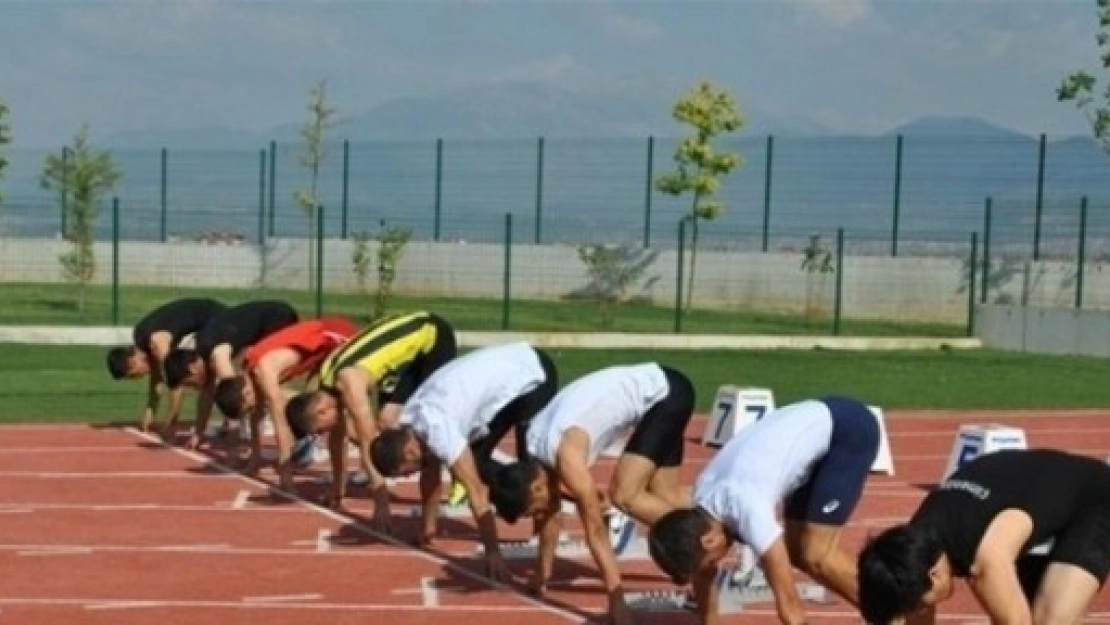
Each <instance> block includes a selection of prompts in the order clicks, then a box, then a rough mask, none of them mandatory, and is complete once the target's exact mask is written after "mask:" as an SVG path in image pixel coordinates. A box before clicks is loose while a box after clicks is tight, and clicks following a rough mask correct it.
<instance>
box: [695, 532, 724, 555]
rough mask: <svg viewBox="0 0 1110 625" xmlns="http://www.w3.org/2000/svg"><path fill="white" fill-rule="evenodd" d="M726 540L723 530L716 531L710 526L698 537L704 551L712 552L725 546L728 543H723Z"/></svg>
mask: <svg viewBox="0 0 1110 625" xmlns="http://www.w3.org/2000/svg"><path fill="white" fill-rule="evenodd" d="M727 540H728V538H727V537H726V536H725V533H724V532H721V531H718V530H716V529H714V528H713V527H710V528H709V529H707V530H706V531H705V533H704V534H702V535H701V536H700V537H698V542H699V543H700V544H701V548H702V549H703V550H705V552H706V553H713V552H714V551H718V550H720V549H722V548H725V547H727V546H728V545H727V544H725V542H726V541H727Z"/></svg>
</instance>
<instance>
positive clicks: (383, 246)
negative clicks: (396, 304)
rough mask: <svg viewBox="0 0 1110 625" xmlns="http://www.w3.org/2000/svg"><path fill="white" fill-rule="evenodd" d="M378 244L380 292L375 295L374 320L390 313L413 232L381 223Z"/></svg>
mask: <svg viewBox="0 0 1110 625" xmlns="http://www.w3.org/2000/svg"><path fill="white" fill-rule="evenodd" d="M374 238H375V240H377V242H378V290H377V291H376V292H375V293H374V318H375V319H380V318H382V317H384V316H385V315H386V313H387V312H389V304H390V302H391V301H392V299H393V281H394V280H396V279H397V267H398V266H400V264H401V258H402V257H403V256H404V255H405V246H406V245H408V243H409V239H411V238H412V230H410V229H409V228H406V227H404V226H387V225H386V224H385V221H382V222H380V228H379V230H378V234H377V236H375V237H374Z"/></svg>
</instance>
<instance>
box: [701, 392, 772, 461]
mask: <svg viewBox="0 0 1110 625" xmlns="http://www.w3.org/2000/svg"><path fill="white" fill-rule="evenodd" d="M774 409H775V395H774V393H772V392H771V390H770V389H766V388H741V387H738V386H732V385H728V386H722V387H720V388H718V389H717V396H716V397H715V398H714V399H713V411H712V412H711V413H710V416H709V423H708V424H707V425H706V428H705V432H704V433H703V434H702V438H701V442H702V444H703V445H713V446H718V447H719V446H721V445H724V444H725V443H727V442H728V440H729V439H730V438H732V437H733V436H734V435H735V434H736V433H737V432H739V431H740V430H742V429H744V428H746V427H748V426H749V425H751V424H752V423H755V422H756V421H758V420H759V419H762V418H763V416H764V415H766V414H767V413H769V412H772V411H773V410H774Z"/></svg>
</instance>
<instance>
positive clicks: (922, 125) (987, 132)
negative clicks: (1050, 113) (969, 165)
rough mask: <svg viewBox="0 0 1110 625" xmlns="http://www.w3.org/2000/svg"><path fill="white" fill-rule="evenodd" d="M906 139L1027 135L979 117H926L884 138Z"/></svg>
mask: <svg viewBox="0 0 1110 625" xmlns="http://www.w3.org/2000/svg"><path fill="white" fill-rule="evenodd" d="M899 134H900V135H905V136H907V137H984V138H990V139H1026V138H1030V137H1029V136H1028V135H1025V134H1022V133H1020V132H1017V131H1015V130H1010V129H1009V128H1003V127H1002V126H999V125H997V124H992V123H991V122H988V121H986V120H985V119H982V118H979V117H968V116H927V117H919V118H918V119H915V120H913V121H911V122H908V123H906V124H902V125H901V126H898V127H896V128H894V129H892V130H890V131H889V132H887V133H886V135H885V136H894V135H899Z"/></svg>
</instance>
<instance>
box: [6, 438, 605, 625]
mask: <svg viewBox="0 0 1110 625" xmlns="http://www.w3.org/2000/svg"><path fill="white" fill-rule="evenodd" d="M124 431H126V432H128V433H130V434H131V435H132V436H135V437H137V438H141V439H143V440H145V441H148V442H151V443H154V444H157V445H160V446H162V448H164V449H167V450H169V451H171V452H173V453H175V454H177V455H179V456H183V457H185V458H189V459H190V460H192V461H194V462H196V463H198V464H201V465H203V466H210V467H214V468H216V469H219V470H220V471H223V472H224V474H225V475H227V476H228V477H229V478H234V479H237V480H239V481H241V482H243V483H245V484H250V485H251V486H253V487H259V486H261V487H267V488H272V487H271V486H270V485H269V484H267V483H266V482H263V481H262V480H259V479H256V478H252V477H248V476H246V475H243V474H241V473H236V472H235V471H233V470H232V469H229V468H228V467H226V466H224V465H223V464H221V463H220V462H218V461H217V460H215V459H214V458H209V457H207V456H205V455H203V454H199V453H196V452H193V451H189V450H186V449H181V448H180V447H171V446H168V445H166V444H165V443H163V442H162V441H161V439H159V438H157V437H154V436H151V435H149V434H144V433H142V432H140V431H138V430H136V429H135V428H133V427H129V428H126V429H125V430H124ZM284 495H285V496H286V498H288V499H290V500H292V501H295V502H297V503H298V504H299V505H301V506H304V507H305V508H307V509H309V510H314V511H316V512H317V513H319V514H320V515H322V516H324V517H327V518H329V519H331V520H333V521H337V522H339V523H343V524H346V525H350V526H352V527H355V528H358V530H359V531H361V532H363V533H365V534H366V535H367V536H373V537H374V538H376V539H378V540H380V541H382V542H384V543H388V544H390V545H392V546H394V547H398V548H400V549H401V552H402V553H404V554H406V555H408V556H410V557H415V558H419V559H421V560H424V561H425V562H432V563H435V564H437V565H439V566H442V567H443V568H446V569H449V570H450V571H451V572H452V573H454V574H456V575H459V576H461V577H465V578H467V579H470V580H473V581H475V582H478V583H480V584H482V585H483V586H485V587H487V588H495V589H497V590H502V591H505V592H507V593H511V594H512V595H513V596H514V597H516V598H517V599H518V600H520V601H522V602H523V603H524V604H525V605H523V606H513V607H512V608H508V609H507V611H518V612H523V611H535V610H540V611H543V612H546V613H548V614H552V615H555V616H559V617H561V618H563V619H564V620H567V621H569V622H571V623H581V622H582V620H583V615H582V614H580V613H576V612H573V611H571V610H569V609H566V608H560V607H557V606H554V605H551V604H548V603H545V602H543V601H540V600H538V599H535V598H533V597H529V596H527V595H525V594H524V593H523V592H521V591H520V590H519V589H517V588H514V587H513V586H510V585H508V584H501V583H497V582H493V581H491V580H490V579H489V578H487V577H485V576H483V575H480V574H478V573H475V572H473V571H470V570H468V569H466V568H464V567H462V566H460V565H459V564H456V563H454V562H452V561H451V560H450V559H449V558H447V557H444V556H440V555H437V554H433V553H430V552H428V551H422V550H418V549H415V548H413V547H412V545H409V544H407V543H405V542H403V541H401V540H399V539H397V538H394V537H393V536H389V535H387V534H382V533H380V532H376V531H374V530H373V529H372V528H371V527H370V526H368V525H366V524H365V523H361V522H358V521H353V520H352V519H351V517H348V516H344V515H342V514H340V513H338V512H336V511H335V510H331V509H329V508H325V507H323V506H321V505H319V504H316V503H313V502H311V501H309V500H307V499H304V498H302V497H299V496H297V495H295V494H292V493H285V494H284ZM0 603H2V601H0ZM282 605H284V606H288V605H292V604H282ZM413 607H414V608H416V609H421V610H426V609H429V608H424V607H423V606H413ZM364 609H365V608H364ZM383 609H392V608H383ZM450 609H454V610H465V609H466V608H464V607H459V606H452V608H450ZM499 609H505V608H496V607H491V608H490V610H489V611H495V610H499ZM479 611H481V610H479Z"/></svg>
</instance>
